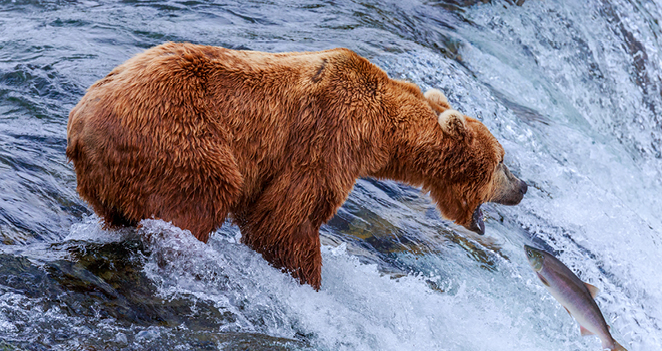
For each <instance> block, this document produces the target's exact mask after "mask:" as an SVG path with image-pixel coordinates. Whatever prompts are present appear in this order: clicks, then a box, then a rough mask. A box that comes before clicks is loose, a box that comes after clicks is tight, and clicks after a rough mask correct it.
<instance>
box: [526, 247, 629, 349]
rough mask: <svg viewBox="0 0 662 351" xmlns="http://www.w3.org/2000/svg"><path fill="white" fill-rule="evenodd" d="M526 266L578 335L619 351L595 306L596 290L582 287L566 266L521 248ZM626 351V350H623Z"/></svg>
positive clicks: (586, 286)
mask: <svg viewBox="0 0 662 351" xmlns="http://www.w3.org/2000/svg"><path fill="white" fill-rule="evenodd" d="M524 249H525V250H526V257H527V258H528V260H529V264H530V265H531V267H532V268H533V270H534V271H535V272H536V274H537V275H538V278H539V279H540V281H541V282H542V283H543V284H544V285H545V287H546V288H547V290H548V291H549V292H550V293H551V294H552V296H553V297H554V298H555V299H556V301H558V302H559V303H560V304H561V306H563V307H564V308H565V309H566V311H568V313H569V314H570V315H571V316H573V317H574V318H575V320H577V322H578V323H579V326H580V330H581V334H582V335H591V334H595V335H596V336H598V337H599V338H600V341H602V348H603V349H609V350H612V351H623V350H625V348H624V347H623V346H621V345H620V344H619V343H618V342H616V340H614V338H612V337H611V334H610V333H609V326H608V325H607V322H606V321H605V319H604V317H603V316H602V312H600V308H598V305H597V304H596V303H595V300H594V298H595V295H597V293H598V288H596V287H594V286H593V285H590V284H587V283H584V282H583V281H581V279H579V277H577V276H576V275H575V274H574V273H573V272H572V271H571V270H570V269H569V268H568V267H566V265H564V264H563V263H562V262H561V261H559V260H558V259H556V257H554V256H552V255H550V254H548V253H547V252H545V251H542V250H538V249H536V248H533V247H531V246H527V245H524ZM625 351H626V350H625Z"/></svg>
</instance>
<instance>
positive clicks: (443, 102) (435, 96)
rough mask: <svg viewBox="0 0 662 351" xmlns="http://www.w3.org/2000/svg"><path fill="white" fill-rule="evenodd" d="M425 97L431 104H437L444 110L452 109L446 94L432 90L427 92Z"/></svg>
mask: <svg viewBox="0 0 662 351" xmlns="http://www.w3.org/2000/svg"><path fill="white" fill-rule="evenodd" d="M424 96H425V98H426V99H427V100H428V101H429V102H431V103H434V104H437V105H439V106H441V107H443V108H444V109H449V108H451V105H450V104H449V103H448V99H446V95H444V93H442V92H441V91H440V90H438V89H430V90H428V91H426V92H425V94H424Z"/></svg>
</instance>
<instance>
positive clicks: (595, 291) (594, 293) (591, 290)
mask: <svg viewBox="0 0 662 351" xmlns="http://www.w3.org/2000/svg"><path fill="white" fill-rule="evenodd" d="M584 285H586V288H587V289H588V292H589V293H591V297H592V298H594V299H595V297H596V296H598V292H599V291H600V289H598V288H596V287H595V286H593V285H591V284H589V283H584Z"/></svg>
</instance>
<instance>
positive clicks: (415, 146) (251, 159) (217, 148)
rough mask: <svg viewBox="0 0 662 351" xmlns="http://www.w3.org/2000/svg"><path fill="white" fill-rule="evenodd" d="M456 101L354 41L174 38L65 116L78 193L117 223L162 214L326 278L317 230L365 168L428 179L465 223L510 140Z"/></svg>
mask: <svg viewBox="0 0 662 351" xmlns="http://www.w3.org/2000/svg"><path fill="white" fill-rule="evenodd" d="M449 108H450V106H449V105H448V102H447V101H446V100H445V98H444V97H443V95H442V94H440V93H439V94H436V93H435V92H434V91H433V92H432V94H429V99H426V98H425V97H424V96H423V94H422V93H421V91H420V89H419V88H418V87H417V86H416V85H414V84H411V83H407V82H403V81H397V80H393V79H390V78H389V77H388V76H387V75H386V73H385V72H383V71H382V70H381V69H379V68H378V67H376V66H375V65H373V64H371V63H370V62H369V61H367V60H366V59H364V58H362V57H360V56H358V55H357V54H355V53H354V52H352V51H350V50H346V49H334V50H328V51H321V52H301V53H298V52H293V53H280V54H271V53H263V52H254V51H234V50H228V49H224V48H219V47H209V46H198V45H192V44H176V43H167V44H164V45H161V46H157V47H155V48H152V49H149V50H147V51H146V52H144V53H142V54H140V55H137V56H135V57H133V58H132V59H130V60H128V61H127V62H125V63H124V64H122V65H120V66H118V67H117V68H115V69H114V70H113V71H112V72H110V74H108V76H106V77H105V78H103V79H101V80H100V81H98V82H96V83H95V84H94V85H92V87H90V89H89V90H88V92H87V94H86V95H85V96H84V97H83V98H82V99H81V101H80V102H79V103H78V105H77V106H76V107H75V108H74V109H73V110H72V111H71V114H70V115H69V124H68V127H67V135H68V139H67V141H68V146H67V157H68V158H69V159H70V160H72V161H73V162H74V167H75V171H76V175H77V179H78V192H79V193H80V195H81V197H82V198H84V199H85V200H86V201H88V202H89V203H90V204H91V205H92V207H93V208H94V211H95V212H96V213H98V214H99V215H100V216H101V217H102V218H103V219H104V221H105V223H106V224H107V225H108V226H110V227H113V226H117V225H135V224H137V223H138V222H139V221H140V220H141V219H144V218H151V217H154V218H161V219H163V220H166V221H172V223H173V224H174V225H176V226H178V227H180V228H183V229H188V230H190V231H191V233H193V235H195V237H197V238H198V239H200V240H202V241H204V242H206V241H207V240H208V238H209V235H210V232H212V231H213V230H215V229H217V228H219V227H220V226H221V225H222V224H223V222H224V220H225V219H226V217H227V216H228V215H230V216H231V218H232V219H233V220H234V222H235V223H236V224H237V225H238V226H239V227H240V229H241V232H242V240H243V242H244V243H246V244H247V245H249V246H250V247H252V248H253V249H255V250H256V251H257V252H259V253H261V254H262V255H263V257H264V258H265V259H266V260H268V261H269V262H271V263H272V264H273V265H275V266H277V267H283V268H285V269H287V270H289V271H290V272H291V274H292V275H293V276H294V277H296V278H298V279H299V280H300V281H301V282H302V283H309V284H310V285H312V286H313V287H315V288H316V289H318V288H319V287H320V283H321V267H322V258H321V255H320V240H319V228H320V225H321V224H322V223H325V222H326V221H328V220H329V219H330V218H331V217H332V216H333V214H334V213H335V212H336V210H337V209H338V208H339V207H340V206H341V205H342V203H343V202H344V201H345V199H346V198H347V196H348V194H349V193H350V191H351V189H352V187H353V185H354V183H355V181H356V179H357V178H359V177H376V178H388V179H393V180H397V181H402V182H405V183H408V184H412V185H415V186H422V187H423V188H424V189H425V190H428V191H430V194H431V196H432V198H433V199H434V200H435V201H436V202H437V204H438V207H439V209H440V210H441V212H442V214H443V215H444V216H445V217H447V218H449V219H451V220H454V221H456V222H457V223H458V224H460V225H466V224H467V223H469V222H470V221H471V215H472V212H473V210H474V209H475V208H476V207H477V206H478V205H480V204H481V203H483V202H485V201H489V200H490V199H491V197H493V196H494V194H495V193H496V192H497V191H498V189H496V187H498V186H499V185H498V181H497V177H496V176H495V173H496V170H497V169H498V164H499V162H500V161H501V160H502V158H503V149H502V148H501V146H500V145H499V143H498V142H497V141H496V139H495V138H494V137H493V136H492V134H490V132H489V131H488V130H487V129H486V128H485V126H484V125H483V124H482V123H480V122H479V121H477V120H475V119H473V118H469V117H466V119H464V120H460V121H455V122H456V123H455V124H452V123H451V124H449V128H450V130H452V132H448V131H443V130H442V128H441V127H440V125H439V122H438V114H439V113H440V112H443V111H445V110H446V109H449Z"/></svg>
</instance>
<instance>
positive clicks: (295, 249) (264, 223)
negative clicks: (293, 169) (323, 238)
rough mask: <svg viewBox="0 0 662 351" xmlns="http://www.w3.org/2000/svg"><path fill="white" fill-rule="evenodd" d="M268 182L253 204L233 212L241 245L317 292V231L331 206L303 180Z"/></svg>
mask: <svg viewBox="0 0 662 351" xmlns="http://www.w3.org/2000/svg"><path fill="white" fill-rule="evenodd" d="M284 179H287V180H288V181H289V180H291V181H290V182H287V183H285V182H281V183H277V182H276V183H272V184H271V185H270V186H269V187H267V189H266V190H265V191H264V192H263V193H262V195H261V196H260V198H259V199H258V200H257V201H255V202H254V203H253V204H251V205H249V206H246V207H245V208H244V209H243V210H242V211H241V212H238V213H237V212H235V221H236V222H237V224H238V225H239V228H240V229H241V233H242V242H243V243H245V244H246V245H248V246H249V247H251V248H253V249H254V250H255V251H257V252H258V253H260V254H262V257H263V258H264V259H265V260H267V261H268V262H270V263H271V264H272V265H274V266H275V267H278V268H283V269H285V270H287V271H289V272H290V274H291V275H292V276H293V277H295V278H297V279H298V280H299V282H301V284H310V285H311V286H312V287H313V288H315V290H319V288H320V285H321V282H322V254H321V252H320V238H319V228H320V226H321V224H322V223H323V222H324V221H325V220H327V219H328V218H329V217H331V215H332V212H333V208H334V206H332V205H330V204H329V202H328V201H327V200H326V198H325V197H324V196H322V194H324V192H322V191H321V188H319V187H318V188H316V187H314V186H313V184H311V182H310V181H307V179H306V178H303V177H301V178H299V177H284Z"/></svg>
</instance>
